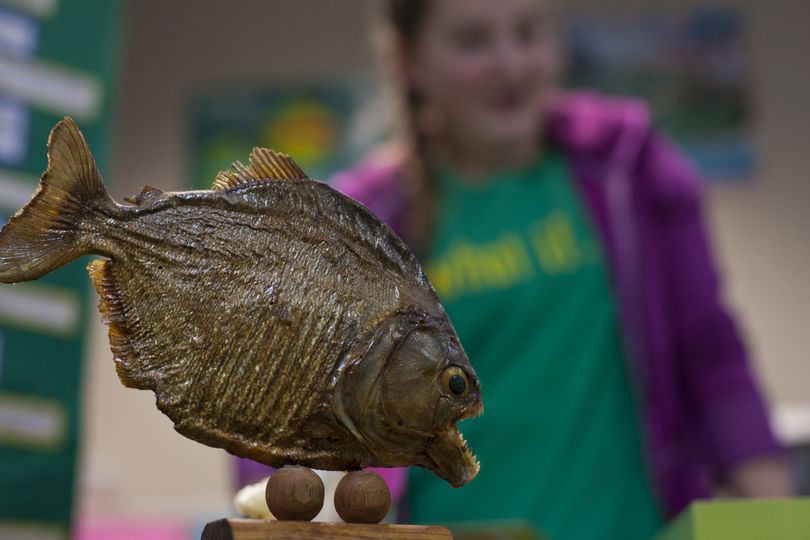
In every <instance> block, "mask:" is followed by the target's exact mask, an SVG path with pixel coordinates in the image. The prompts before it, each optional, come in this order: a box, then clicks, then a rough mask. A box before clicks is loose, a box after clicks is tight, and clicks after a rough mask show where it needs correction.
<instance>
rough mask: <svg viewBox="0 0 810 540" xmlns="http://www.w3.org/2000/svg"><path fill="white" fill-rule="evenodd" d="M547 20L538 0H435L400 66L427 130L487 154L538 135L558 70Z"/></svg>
mask: <svg viewBox="0 0 810 540" xmlns="http://www.w3.org/2000/svg"><path fill="white" fill-rule="evenodd" d="M548 23H549V21H548V16H547V13H546V10H545V7H544V3H543V2H542V1H540V0H497V1H494V0H435V1H434V3H433V5H432V6H431V9H430V12H429V14H428V16H427V19H426V21H425V22H424V25H423V27H422V29H421V33H420V34H419V36H418V38H417V40H416V42H415V44H414V47H413V50H411V51H410V54H408V53H406V55H405V64H404V67H405V75H406V78H407V81H408V83H409V84H410V85H411V87H412V88H413V89H414V90H416V92H417V93H418V94H419V95H420V96H421V98H422V99H423V101H424V104H425V108H424V113H425V118H427V119H428V120H429V121H427V122H424V126H423V129H425V130H427V131H428V133H427V135H428V136H434V137H439V138H449V139H448V140H447V141H446V142H451V143H455V144H461V145H463V146H464V147H468V148H472V149H487V148H490V149H491V150H492V151H497V150H498V149H499V148H508V147H509V146H510V145H515V144H525V143H526V142H527V141H532V140H536V138H537V135H538V131H539V126H540V121H541V118H540V115H541V108H542V106H541V100H542V98H543V96H544V94H545V93H546V92H547V91H548V89H549V87H550V86H551V84H552V83H553V81H554V79H555V72H556V70H557V51H556V49H555V40H554V39H553V36H552V35H551V31H550V28H549V26H550V25H549V24H548Z"/></svg>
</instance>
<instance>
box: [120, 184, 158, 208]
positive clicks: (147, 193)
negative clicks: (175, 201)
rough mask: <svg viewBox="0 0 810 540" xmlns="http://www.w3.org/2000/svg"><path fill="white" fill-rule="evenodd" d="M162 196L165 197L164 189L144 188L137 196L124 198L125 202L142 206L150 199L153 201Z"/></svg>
mask: <svg viewBox="0 0 810 540" xmlns="http://www.w3.org/2000/svg"><path fill="white" fill-rule="evenodd" d="M160 195H163V190H162V189H158V188H156V187H152V186H143V189H141V192H140V193H138V194H137V195H133V196H132V197H124V200H125V201H127V202H128V203H129V204H134V205H136V206H140V205H142V204H143V203H145V202H146V201H148V200H149V199H153V198H155V197H158V196H160Z"/></svg>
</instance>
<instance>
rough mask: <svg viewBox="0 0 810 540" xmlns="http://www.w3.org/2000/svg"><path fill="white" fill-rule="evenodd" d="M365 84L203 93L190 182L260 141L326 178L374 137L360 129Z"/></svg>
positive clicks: (241, 157)
mask: <svg viewBox="0 0 810 540" xmlns="http://www.w3.org/2000/svg"><path fill="white" fill-rule="evenodd" d="M366 95H367V90H366V89H365V88H363V87H361V85H353V84H314V85H308V86H299V87H289V86H288V87H272V86H269V87H264V88H263V87H255V86H254V87H247V88H245V87H239V86H237V87H236V88H231V89H228V90H223V91H214V92H208V93H205V94H203V95H202V96H200V97H199V98H198V99H197V102H196V106H195V111H194V119H193V121H194V126H193V140H192V148H193V152H192V156H193V161H192V164H191V165H192V173H191V174H192V177H193V180H192V182H191V183H192V185H193V186H195V187H199V188H204V189H207V188H209V187H210V186H211V184H212V183H213V181H214V178H215V177H216V175H217V172H219V171H221V170H227V169H228V168H229V167H230V165H231V163H232V162H233V161H236V160H238V161H243V162H247V159H248V155H249V154H250V150H251V148H253V147H254V146H262V147H267V148H272V149H274V150H277V151H279V152H284V153H286V154H289V155H290V156H292V158H293V159H295V161H296V162H297V163H298V165H299V166H300V167H301V168H302V169H303V170H304V171H305V172H306V173H307V174H308V175H309V176H310V177H312V178H317V179H319V180H327V179H328V178H329V176H330V175H331V174H333V173H334V172H336V171H338V170H340V169H342V168H345V167H348V166H349V165H350V164H352V163H353V161H354V160H355V159H357V157H358V156H360V155H362V152H364V151H365V150H367V149H368V147H369V146H370V145H371V144H372V143H373V142H374V140H373V139H374V136H373V135H369V133H368V132H369V131H371V130H364V129H363V125H362V124H363V119H362V115H361V113H362V107H361V104H362V102H363V98H364V97H365V96H366Z"/></svg>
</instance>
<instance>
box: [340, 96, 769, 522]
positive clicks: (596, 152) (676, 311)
mask: <svg viewBox="0 0 810 540" xmlns="http://www.w3.org/2000/svg"><path fill="white" fill-rule="evenodd" d="M545 126H546V128H545V129H546V133H545V138H546V141H547V144H550V145H553V146H555V147H557V148H559V149H560V150H562V151H563V153H564V154H565V155H567V156H568V158H569V160H570V162H571V164H572V167H573V171H574V176H575V181H576V184H577V188H578V190H579V193H580V195H581V197H582V198H583V200H584V201H585V203H586V207H587V208H588V209H589V210H590V213H591V216H592V218H593V221H594V222H595V224H596V226H597V228H598V232H599V234H600V237H601V239H602V241H603V243H604V246H605V248H606V252H607V253H608V259H609V261H610V269H611V270H612V278H613V283H614V285H615V287H616V291H617V295H618V297H619V300H620V301H619V305H620V306H621V312H622V313H621V315H622V321H623V323H624V324H623V328H624V333H625V342H626V345H627V350H628V353H629V354H628V357H629V359H630V360H629V362H630V365H629V366H628V367H629V373H630V374H631V382H632V384H633V386H634V388H635V390H636V391H637V392H638V395H639V397H640V398H641V399H640V401H639V402H640V403H642V404H643V410H642V411H641V418H642V422H643V426H644V428H645V429H643V431H644V434H645V443H646V450H647V456H648V463H647V465H648V466H649V469H650V473H651V477H652V478H653V479H654V483H655V486H656V488H657V493H658V495H659V503H660V506H661V508H662V510H663V511H664V513H665V515H666V516H667V517H671V516H673V515H675V514H677V513H678V512H679V511H680V510H681V509H683V508H684V507H685V506H686V505H687V504H688V503H689V502H690V501H691V500H692V499H695V498H700V497H706V496H708V495H709V494H710V490H711V486H713V485H716V484H717V483H719V482H721V481H722V480H723V479H724V477H725V476H726V475H727V474H728V473H729V472H730V471H731V470H732V469H733V468H734V467H735V466H736V465H737V464H740V463H741V462H743V461H745V460H748V459H750V458H755V457H761V456H766V455H773V454H778V453H781V452H782V449H781V447H780V446H779V444H778V443H777V441H776V440H775V439H774V436H773V434H772V433H771V430H770V427H769V425H768V418H767V413H766V408H765V406H764V404H763V400H762V398H761V396H760V393H759V391H758V389H757V385H756V383H755V382H754V380H753V378H752V375H751V372H750V370H749V367H748V362H747V359H746V353H745V350H744V348H743V345H742V343H741V340H740V335H739V332H738V330H737V328H736V327H735V325H734V322H733V320H732V319H731V317H730V316H729V313H728V312H727V311H726V309H725V308H724V306H723V305H722V302H721V298H720V290H719V283H718V277H717V271H716V269H715V265H714V262H713V260H712V257H711V253H710V249H709V244H708V240H707V236H706V231H705V230H704V224H703V219H702V217H701V204H700V185H699V179H698V175H697V174H696V172H695V171H694V170H693V168H692V167H691V165H690V164H689V163H688V162H687V161H686V160H685V159H684V158H683V157H682V156H681V154H680V153H678V152H677V151H676V150H675V149H674V148H673V147H672V146H671V145H670V144H669V143H668V142H667V141H666V140H664V139H663V138H662V137H661V136H659V135H657V134H656V133H654V132H653V130H652V128H651V120H650V115H649V113H648V110H647V108H646V107H645V106H644V105H643V104H641V103H639V102H635V101H628V100H618V99H611V98H605V97H601V96H598V95H596V94H592V93H574V94H567V95H562V96H560V97H559V98H557V99H556V100H555V103H554V104H553V105H552V106H551V107H549V110H548V112H547V117H546V124H545ZM401 164H402V159H397V158H396V157H392V156H388V157H383V156H381V155H377V156H372V157H370V158H368V159H366V160H365V161H364V162H362V163H360V164H359V165H358V166H357V167H356V168H355V169H353V170H350V171H347V172H344V173H341V174H339V175H338V176H336V177H335V178H334V180H333V182H332V184H333V186H334V187H336V188H337V189H339V190H341V191H343V192H344V193H346V194H347V195H349V196H351V197H353V198H355V199H357V200H358V201H360V202H362V203H363V204H364V205H366V206H367V207H368V208H369V209H370V210H372V211H373V212H374V213H375V214H376V215H377V216H379V217H380V219H382V220H383V221H385V222H387V223H388V224H389V225H390V226H391V228H392V229H394V231H396V232H397V233H398V234H400V236H402V235H403V233H404V231H403V218H404V213H405V207H404V204H405V203H404V201H405V198H404V197H403V196H402V194H403V185H402V176H401V174H400V171H401ZM405 240H406V241H407V238H405ZM402 474H404V473H402ZM389 475H390V472H389ZM395 483H398V482H395Z"/></svg>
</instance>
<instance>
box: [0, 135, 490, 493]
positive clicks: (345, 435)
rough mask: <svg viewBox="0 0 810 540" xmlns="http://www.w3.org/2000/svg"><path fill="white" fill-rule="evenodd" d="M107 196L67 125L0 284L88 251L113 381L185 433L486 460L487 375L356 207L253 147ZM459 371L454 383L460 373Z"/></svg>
mask: <svg viewBox="0 0 810 540" xmlns="http://www.w3.org/2000/svg"><path fill="white" fill-rule="evenodd" d="M126 200H127V202H129V203H130V204H131V205H130V206H124V205H121V204H118V203H116V202H115V201H113V200H112V199H111V198H110V197H109V195H108V194H107V192H106V190H105V189H104V186H103V183H102V181H101V176H100V174H99V173H98V170H97V169H96V167H95V163H94V161H93V159H92V155H91V154H90V151H89V148H88V147H87V144H86V142H85V141H84V139H83V137H82V136H81V133H80V132H79V130H78V128H77V127H76V125H75V123H73V122H72V121H71V120H69V119H66V120H64V121H62V122H60V123H59V124H57V126H56V127H55V128H54V130H53V131H52V133H51V136H50V138H49V141H48V170H46V172H45V173H44V174H43V177H42V180H41V182H40V186H39V188H38V190H37V192H36V194H35V195H34V197H33V199H32V200H31V202H30V203H29V204H28V205H26V207H25V208H24V209H23V210H22V211H20V212H18V213H17V214H15V215H14V216H13V217H12V218H11V220H9V223H8V224H7V225H6V226H5V227H4V228H3V230H2V232H0V281H2V282H6V283H13V282H17V281H24V280H29V279H36V278H38V277H40V276H42V275H44V274H46V273H48V272H50V271H52V270H53V269H55V268H58V267H59V266H62V265H64V264H66V263H68V262H69V261H71V260H73V259H75V258H77V257H79V256H81V255H85V254H90V253H94V254H98V255H102V256H104V257H106V259H101V260H96V261H93V262H92V263H91V264H90V265H89V266H88V271H89V272H90V276H91V279H92V280H93V283H94V285H95V287H96V290H97V291H98V293H99V297H100V303H99V309H100V311H101V314H102V319H103V320H104V321H105V323H106V324H108V326H109V327H110V331H109V335H110V336H109V337H110V347H111V350H112V352H113V356H114V357H115V362H116V369H117V371H118V374H119V377H120V379H121V381H122V382H123V383H124V384H125V385H127V386H131V387H134V388H141V389H148V390H152V391H154V393H155V395H156V398H157V405H158V408H159V409H160V410H161V411H163V412H164V413H165V414H167V415H168V416H169V417H170V418H171V419H172V420H173V421H174V424H175V429H176V430H177V431H178V432H180V433H181V434H183V435H186V436H188V437H190V438H192V439H194V440H197V441H199V442H202V443H204V444H208V445H211V446H216V447H221V448H224V449H226V450H227V451H229V452H232V453H234V454H236V455H240V456H243V457H249V458H252V459H255V460H258V461H261V462H264V463H267V464H269V465H274V466H282V465H285V464H290V463H297V464H302V465H308V466H313V467H320V468H327V469H347V468H356V467H361V466H371V465H376V466H406V465H418V466H422V467H426V468H429V469H430V470H432V471H434V472H435V473H436V474H438V475H439V476H441V477H442V478H445V479H446V480H447V481H448V482H450V483H451V484H453V485H461V484H463V483H465V482H467V481H469V480H470V479H471V478H472V477H474V476H475V474H476V473H477V471H478V463H477V461H476V460H475V458H474V456H473V455H472V453H471V452H470V450H469V448H467V446H466V444H465V443H464V441H463V438H462V437H461V435H460V432H459V431H458V429H457V427H456V423H457V422H458V421H459V420H461V419H464V418H468V417H471V416H476V415H478V414H480V413H481V412H482V410H483V408H482V404H481V398H480V385H479V383H478V380H477V378H476V377H475V372H474V370H473V369H472V366H470V364H469V360H468V359H467V357H466V355H465V354H464V351H463V349H462V347H461V344H460V343H459V342H458V337H457V336H456V334H455V331H454V330H453V328H452V325H451V323H450V321H449V320H448V319H447V315H446V313H445V312H444V309H443V308H442V306H441V304H440V303H439V301H438V298H437V296H436V294H435V292H434V291H433V288H432V287H431V285H430V283H429V282H428V280H427V278H426V277H425V274H424V272H423V271H422V268H421V266H420V265H419V263H418V261H417V260H416V258H415V257H414V255H413V253H411V251H410V250H409V249H408V248H407V247H406V246H405V244H404V243H403V242H402V241H401V240H400V239H399V238H397V237H396V235H394V234H393V232H391V230H390V229H389V228H388V227H387V226H386V225H384V224H383V223H382V222H381V221H379V220H378V219H377V218H376V217H375V216H374V215H373V214H371V213H370V212H369V211H368V210H366V209H365V208H364V207H362V206H361V205H359V204H358V203H356V202H355V201H352V200H351V199H349V198H347V197H345V196H343V195H341V194H339V193H337V192H336V191H334V190H332V189H331V188H329V187H328V186H326V185H325V184H322V183H319V182H316V181H313V180H310V179H309V178H307V176H306V174H305V173H304V172H303V171H302V170H301V169H300V168H299V167H298V166H297V165H296V164H295V163H294V162H293V161H292V160H291V159H290V158H289V157H287V156H284V155H281V154H278V153H276V152H273V151H272V150H268V149H254V150H253V152H252V153H251V155H250V162H249V164H247V165H244V164H241V163H238V162H237V163H235V164H234V167H233V170H231V171H226V172H223V173H220V174H219V175H218V176H217V178H216V180H215V181H214V186H213V188H212V189H211V190H200V191H188V192H178V193H163V192H162V191H160V190H159V189H156V188H152V187H149V186H145V187H144V189H143V190H142V191H141V193H140V194H138V195H136V196H134V197H132V198H127V199H126ZM451 383H452V384H451Z"/></svg>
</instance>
